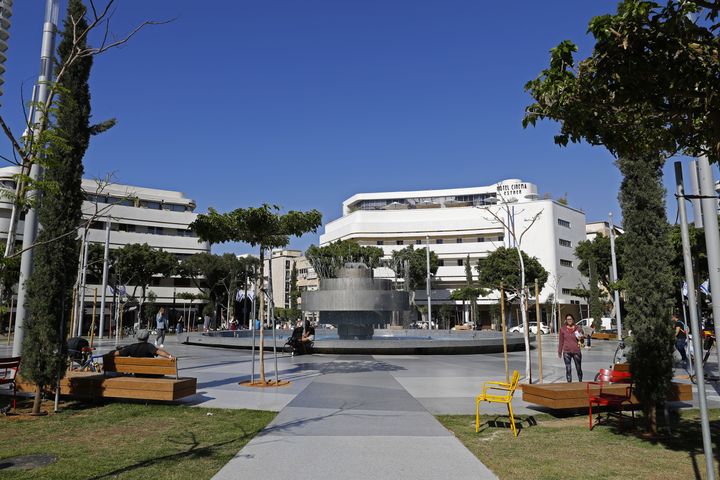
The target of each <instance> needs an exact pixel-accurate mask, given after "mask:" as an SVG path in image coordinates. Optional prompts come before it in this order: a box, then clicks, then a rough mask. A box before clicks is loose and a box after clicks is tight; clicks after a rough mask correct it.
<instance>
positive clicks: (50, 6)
mask: <svg viewBox="0 0 720 480" xmlns="http://www.w3.org/2000/svg"><path fill="white" fill-rule="evenodd" d="M59 8H60V0H46V2H45V23H44V25H43V35H42V47H41V50H40V75H39V76H38V88H37V92H38V94H37V101H38V103H39V104H42V105H44V104H45V103H46V102H47V99H48V96H49V86H50V83H51V82H52V76H53V63H54V62H53V58H54V57H53V55H54V54H55V34H56V33H57V21H58V10H59ZM45 113H46V112H44V111H43V109H42V108H39V109H38V108H36V109H35V118H34V119H33V135H34V136H36V137H37V136H39V134H40V125H41V124H42V123H43V121H44V116H45ZM35 140H36V141H39V140H40V139H39V138H36V139H35ZM41 175H42V168H41V167H40V164H39V163H37V162H35V163H34V164H33V165H32V167H31V168H30V179H31V180H32V181H37V180H39V179H40V177H41ZM37 197H38V192H37V191H35V190H33V191H31V192H28V195H27V198H28V199H33V198H37ZM37 208H38V206H37V205H34V206H33V207H31V208H30V209H29V210H28V211H27V213H26V214H25V225H24V227H23V243H22V249H23V253H22V257H21V259H20V279H19V281H18V300H17V314H16V316H15V338H14V339H13V351H12V356H13V357H19V356H21V355H22V344H23V339H24V336H25V329H24V326H25V315H26V312H25V302H26V301H27V299H26V296H27V291H26V286H25V282H27V280H28V279H29V278H30V274H31V273H32V269H33V268H32V267H33V253H34V252H33V249H32V248H31V247H32V246H33V244H34V243H35V237H36V236H37V228H38V216H37V213H38V212H37ZM8 234H9V232H8Z"/></svg>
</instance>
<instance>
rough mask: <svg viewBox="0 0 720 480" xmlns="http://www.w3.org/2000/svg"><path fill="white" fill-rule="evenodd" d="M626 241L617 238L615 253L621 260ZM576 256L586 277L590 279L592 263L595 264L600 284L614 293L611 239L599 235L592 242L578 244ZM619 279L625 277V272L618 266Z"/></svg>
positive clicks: (579, 266) (581, 271)
mask: <svg viewBox="0 0 720 480" xmlns="http://www.w3.org/2000/svg"><path fill="white" fill-rule="evenodd" d="M624 243H625V239H624V238H623V236H622V235H621V236H617V237H615V253H616V255H617V257H618V258H619V257H620V256H621V255H622V251H623V247H624ZM575 256H576V257H577V258H579V259H580V263H579V264H578V270H580V273H582V274H583V275H585V276H586V277H590V262H591V261H593V262H595V271H596V274H597V277H598V280H599V281H600V284H601V285H602V286H603V287H604V288H605V290H607V291H608V292H610V291H612V289H611V288H610V286H611V283H612V281H611V279H610V267H611V266H612V256H611V254H610V237H606V236H604V235H603V234H602V233H599V234H598V235H597V236H596V237H595V238H594V239H592V240H583V241H582V242H578V244H577V246H576V247H575ZM618 270H619V274H618V278H622V277H623V270H622V268H621V266H620V265H618Z"/></svg>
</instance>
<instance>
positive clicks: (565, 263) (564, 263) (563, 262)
mask: <svg viewBox="0 0 720 480" xmlns="http://www.w3.org/2000/svg"><path fill="white" fill-rule="evenodd" d="M560 265H562V266H563V267H572V266H573V262H572V260H565V259H563V258H561V259H560Z"/></svg>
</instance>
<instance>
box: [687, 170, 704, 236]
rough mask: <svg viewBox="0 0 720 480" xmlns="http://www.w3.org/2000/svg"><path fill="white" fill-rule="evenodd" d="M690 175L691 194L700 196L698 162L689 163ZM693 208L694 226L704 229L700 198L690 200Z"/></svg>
mask: <svg viewBox="0 0 720 480" xmlns="http://www.w3.org/2000/svg"><path fill="white" fill-rule="evenodd" d="M688 166H689V169H688V170H689V173H690V178H689V181H690V193H691V194H692V195H700V180H699V178H698V162H697V160H690V162H689V163H688ZM690 202H692V206H693V224H694V225H695V228H703V217H702V202H700V199H699V198H692V199H690Z"/></svg>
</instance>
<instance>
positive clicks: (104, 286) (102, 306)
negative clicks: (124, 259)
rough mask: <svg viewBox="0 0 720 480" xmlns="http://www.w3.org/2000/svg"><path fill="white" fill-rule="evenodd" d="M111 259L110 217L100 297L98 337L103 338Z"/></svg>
mask: <svg viewBox="0 0 720 480" xmlns="http://www.w3.org/2000/svg"><path fill="white" fill-rule="evenodd" d="M109 259H110V217H108V220H107V226H106V227H105V252H104V254H103V277H102V297H101V298H100V332H99V334H98V338H103V335H104V330H105V292H106V291H107V284H108V262H109Z"/></svg>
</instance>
